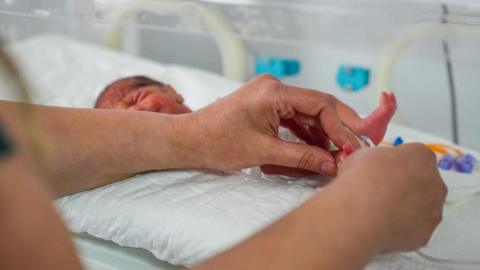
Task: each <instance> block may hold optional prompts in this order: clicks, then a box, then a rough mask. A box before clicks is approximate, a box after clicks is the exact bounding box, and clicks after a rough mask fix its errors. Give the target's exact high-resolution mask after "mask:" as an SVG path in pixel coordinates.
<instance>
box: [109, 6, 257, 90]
mask: <svg viewBox="0 0 480 270" xmlns="http://www.w3.org/2000/svg"><path fill="white" fill-rule="evenodd" d="M188 8H190V9H194V10H195V11H197V12H198V13H199V14H200V15H201V16H202V20H203V22H204V23H205V25H206V27H207V30H208V31H209V33H210V34H211V35H212V36H213V38H214V39H215V42H216V43H217V45H218V48H219V50H220V54H221V57H222V69H223V75H224V76H225V77H227V78H229V79H232V80H237V81H243V80H245V79H246V78H247V74H248V58H247V51H246V48H245V45H244V43H243V41H242V39H241V38H240V37H239V36H238V33H237V32H236V30H235V28H234V26H233V25H232V24H231V23H230V21H229V20H228V19H227V18H226V17H225V15H224V14H223V13H222V12H221V11H220V10H219V9H217V8H215V7H213V6H205V5H202V4H198V3H193V2H187V1H176V0H163V1H155V0H132V1H130V2H128V3H127V4H125V5H122V6H121V7H119V8H117V9H115V10H113V12H112V13H111V16H110V18H111V19H112V20H113V21H114V25H113V27H112V29H111V30H110V31H109V32H108V33H107V37H106V43H107V45H108V46H109V47H111V48H115V49H118V47H119V44H120V41H121V39H122V35H123V28H122V22H123V21H124V20H125V19H127V18H129V17H131V16H132V15H134V14H136V13H137V12H139V11H142V10H143V11H148V12H154V13H157V14H175V15H179V16H182V15H183V14H184V11H185V10H186V9H188Z"/></svg>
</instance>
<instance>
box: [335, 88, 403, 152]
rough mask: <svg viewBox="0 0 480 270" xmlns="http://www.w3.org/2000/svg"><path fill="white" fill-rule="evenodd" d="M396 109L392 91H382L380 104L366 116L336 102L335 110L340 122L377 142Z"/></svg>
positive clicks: (354, 131) (381, 137)
mask: <svg viewBox="0 0 480 270" xmlns="http://www.w3.org/2000/svg"><path fill="white" fill-rule="evenodd" d="M396 109H397V100H396V98H395V95H394V94H393V93H386V92H382V96H381V98H380V106H379V107H378V108H377V109H375V111H373V113H371V114H370V115H369V116H367V117H366V118H363V119H362V118H360V116H358V114H357V113H356V112H355V111H354V110H353V109H352V108H350V107H349V106H348V105H346V104H344V103H342V102H340V101H339V102H338V103H337V110H338V113H339V114H340V118H341V120H342V122H343V123H344V124H345V126H347V127H348V128H350V129H351V130H352V131H353V133H355V134H357V135H359V136H362V135H366V136H368V137H369V138H370V139H371V140H372V142H373V143H375V144H379V143H380V142H381V141H382V139H383V137H384V136H385V132H386V131H387V126H388V123H389V122H390V120H391V119H392V117H393V114H394V113H395V111H396Z"/></svg>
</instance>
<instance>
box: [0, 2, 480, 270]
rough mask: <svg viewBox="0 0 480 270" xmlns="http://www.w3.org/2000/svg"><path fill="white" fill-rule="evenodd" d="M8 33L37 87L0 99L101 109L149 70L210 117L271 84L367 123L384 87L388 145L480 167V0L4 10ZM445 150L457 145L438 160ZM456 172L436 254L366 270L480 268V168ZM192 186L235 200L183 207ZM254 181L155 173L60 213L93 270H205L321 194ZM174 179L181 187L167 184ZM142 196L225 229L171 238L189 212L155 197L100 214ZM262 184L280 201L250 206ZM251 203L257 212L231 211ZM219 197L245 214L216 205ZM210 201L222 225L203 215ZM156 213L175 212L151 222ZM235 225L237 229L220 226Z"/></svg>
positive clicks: (38, 5) (2, 23)
mask: <svg viewBox="0 0 480 270" xmlns="http://www.w3.org/2000/svg"><path fill="white" fill-rule="evenodd" d="M0 38H1V39H2V41H3V44H2V49H3V50H5V51H6V52H7V53H8V54H9V55H10V56H11V57H12V59H13V60H14V61H15V63H16V65H17V66H18V69H19V70H18V73H19V74H20V76H22V77H23V79H19V80H18V82H19V84H17V85H12V87H11V88H16V89H23V90H25V89H27V88H28V89H29V93H27V92H25V91H23V92H21V93H22V95H20V96H19V95H13V94H12V92H9V91H3V90H2V91H1V92H0V98H2V99H13V100H25V99H27V98H28V99H29V100H30V101H33V102H36V103H41V104H50V105H62V106H72V107H91V106H93V102H94V100H95V97H96V96H97V95H98V93H99V91H100V90H101V89H102V87H104V86H105V85H106V84H108V83H109V82H111V81H113V80H115V79H117V78H119V77H121V76H128V75H147V76H151V77H156V78H159V79H162V80H163V81H166V82H168V83H170V84H172V85H174V86H175V88H176V89H179V90H180V92H182V94H183V95H184V97H185V99H186V102H187V103H188V104H189V106H190V107H192V109H198V108H201V107H202V106H205V105H206V104H208V103H210V102H213V101H214V100H216V99H217V98H219V97H221V96H224V95H226V94H228V93H230V92H231V91H233V90H235V89H236V88H238V87H239V86H240V85H241V83H242V82H245V81H247V80H248V79H250V78H252V77H254V76H255V75H257V74H261V73H270V74H272V75H274V76H276V77H277V78H279V79H281V80H282V81H284V82H285V83H288V84H293V85H298V86H302V87H307V88H312V89H318V90H321V91H325V92H330V93H332V94H334V95H335V96H337V97H338V98H339V99H341V100H342V101H344V102H345V103H347V104H349V105H351V106H352V107H353V108H355V109H356V110H357V111H359V112H360V113H362V114H367V113H369V112H370V111H372V110H373V109H374V108H375V107H376V106H378V99H379V96H380V95H379V93H380V91H381V90H386V91H392V92H394V93H395V94H396V95H397V98H398V103H399V110H398V113H397V116H396V118H395V124H396V125H394V127H393V128H391V129H389V130H388V133H387V139H386V140H387V141H386V142H385V143H386V144H388V143H393V142H394V140H395V138H399V137H400V138H401V140H404V141H406V142H409V141H421V142H424V143H427V144H432V147H437V148H436V149H437V150H438V151H440V152H441V153H443V154H448V153H450V154H457V153H462V154H463V153H465V154H471V156H472V157H476V158H477V159H478V158H479V157H480V155H479V154H478V152H477V151H479V150H480V140H479V139H478V138H479V136H480V121H478V120H476V117H478V116H479V115H480V106H478V102H479V101H480V91H478V74H477V73H478V69H479V68H480V56H478V49H479V48H480V3H479V2H478V1H475V0H471V1H468V0H463V1H456V0H450V1H448V0H444V1H440V0H438V1H436V0H423V1H413V0H411V1H407V0H405V1H401V0H395V1H394V0H392V1H381V0H377V1H375V0H368V1H367V0H363V1H354V0H343V1H329V0H322V1H315V0H311V1H310V0H302V1H287V0H278V1H274V0H197V1H184V0H69V1H66V0H48V1H38V0H3V1H1V2H0ZM2 71H5V72H6V70H4V69H2ZM14 74H16V73H14ZM7 77H8V76H7ZM4 79H5V75H2V80H4ZM20 82H22V83H20ZM25 83H26V84H25ZM199 89H201V91H199ZM25 121H27V122H28V121H29V119H26V120H25ZM32 140H34V138H32ZM454 143H456V144H457V145H455V144H454ZM440 144H441V145H444V146H445V145H448V146H449V147H447V148H442V149H443V150H439V148H438V146H439V145H440ZM33 145H37V144H36V143H35V142H34V143H33ZM452 147H453V149H454V150H451V149H452ZM440 148H441V147H440ZM445 149H446V150H445ZM442 151H443V152H442ZM445 151H446V152H445ZM456 151H459V152H456ZM250 173H251V172H250ZM251 175H252V174H250V176H251ZM442 175H443V176H444V178H445V179H446V181H447V182H448V183H447V184H448V185H449V187H450V189H451V191H450V192H451V194H450V195H449V196H450V199H449V200H448V202H447V207H446V213H445V214H446V215H445V221H444V223H443V224H442V225H441V226H440V227H439V229H438V231H437V233H436V234H435V235H434V237H433V238H432V241H431V243H430V244H429V245H428V246H427V247H426V248H424V249H422V250H421V251H419V252H418V253H406V254H394V255H389V256H382V257H380V258H378V259H377V260H375V261H374V262H373V263H372V264H371V265H370V266H369V267H368V269H391V268H392V267H395V269H443V268H445V269H478V267H480V253H479V250H480V231H479V229H478V228H480V227H479V226H478V225H480V198H477V197H478V196H477V195H478V194H479V193H480V174H479V172H478V169H474V170H473V172H471V173H469V174H466V173H461V172H457V171H442ZM192 177H197V178H198V179H201V180H202V181H199V184H197V185H198V186H197V187H196V188H197V190H203V191H204V192H206V193H207V194H214V193H215V192H217V193H218V192H219V191H222V190H227V189H228V190H231V191H230V193H228V194H227V195H225V197H224V198H217V197H215V198H216V199H215V200H213V199H212V201H210V202H208V203H207V202H204V201H202V202H198V201H194V200H192V199H191V198H187V199H186V201H182V199H185V198H182V197H179V196H181V195H180V194H188V192H189V191H191V190H192V189H193V188H192V187H191V186H189V185H188V183H187V179H190V178H192ZM243 177H244V176H242V174H239V175H235V176H229V177H225V179H223V180H222V184H221V185H220V184H219V183H218V181H217V180H218V176H211V175H210V176H205V175H199V174H198V173H197V172H189V171H188V172H175V173H173V172H169V173H166V174H162V175H160V176H159V175H157V176H152V175H147V176H145V175H142V176H138V177H136V178H135V179H132V180H131V181H130V182H128V181H127V182H122V183H119V184H118V185H110V186H107V187H102V188H99V189H97V190H93V191H89V192H84V193H80V194H76V195H72V196H69V197H66V198H62V199H60V200H58V201H57V204H58V207H59V209H60V210H61V211H62V212H63V214H64V218H65V220H66V222H67V223H68V225H69V226H70V228H71V230H72V231H73V232H75V233H77V234H76V243H77V245H78V247H79V251H80V253H81V256H82V259H83V260H84V262H85V265H86V266H87V267H89V269H132V268H138V269H140V268H142V269H174V268H177V266H174V265H172V264H175V265H187V266H189V265H192V264H194V263H197V262H198V261H201V260H204V259H205V258H207V257H209V256H211V255H213V254H215V253H217V252H219V251H220V250H221V249H223V248H226V247H228V246H231V245H232V244H234V243H236V242H238V241H240V240H242V239H244V238H245V237H247V236H248V235H250V234H251V233H253V232H254V231H256V230H257V229H258V228H260V227H261V226H264V225H265V224H268V223H269V222H271V221H272V220H274V219H275V218H277V217H278V216H280V215H282V214H283V213H285V212H287V211H288V210H290V209H292V208H293V207H295V206H297V205H298V204H299V203H301V202H303V201H304V200H305V199H307V198H308V197H310V196H311V195H312V194H314V193H315V192H316V191H315V190H313V189H311V188H308V187H303V186H298V185H287V186H285V185H284V184H283V183H282V182H281V180H278V179H273V180H272V179H270V180H271V181H266V182H265V181H255V180H251V179H250V178H249V180H248V181H247V180H245V179H244V178H243ZM259 177H260V176H259ZM145 179H149V180H148V181H145ZM173 180H175V181H176V182H180V183H181V184H179V185H177V186H176V188H177V189H172V188H167V187H170V186H169V185H171V184H172V181H173ZM148 183H150V184H151V186H139V185H145V184H148ZM132 189H138V190H139V192H141V190H144V189H149V190H156V192H158V193H156V195H157V196H164V197H163V198H165V197H169V198H175V199H174V200H173V201H172V207H174V202H176V203H178V204H181V205H183V210H185V212H184V213H183V214H182V215H185V216H187V215H189V216H190V217H189V218H192V219H195V220H196V221H197V222H199V224H201V223H202V222H204V224H203V225H204V226H207V227H208V226H211V228H216V229H217V231H202V230H200V229H197V228H191V227H185V228H183V229H184V231H183V232H180V231H179V230H177V231H176V234H175V235H174V236H172V235H168V234H166V233H165V232H167V231H170V232H172V231H173V230H172V227H174V226H178V225H179V224H180V223H178V222H180V221H179V220H185V219H186V217H184V216H182V219H179V218H178V217H177V219H174V221H171V222H170V223H171V224H173V225H171V226H170V227H169V221H168V220H169V218H170V216H169V215H171V214H172V212H171V211H169V210H168V209H167V208H165V207H163V208H162V207H160V203H159V202H157V201H155V200H154V199H152V198H151V197H148V196H150V195H148V194H144V195H145V196H146V197H144V199H145V201H143V203H144V205H147V208H142V209H139V208H137V207H136V206H133V205H132V204H131V202H132V200H133V198H131V199H132V200H131V201H128V198H127V200H126V201H125V202H124V204H122V203H120V204H119V205H121V206H122V207H120V209H131V210H132V211H130V213H126V212H128V211H111V212H110V213H108V214H107V213H106V211H105V210H102V209H101V208H99V207H98V205H109V204H110V206H111V207H112V208H114V209H118V208H119V207H118V205H115V204H113V203H111V201H112V200H116V199H118V197H116V196H119V195H118V194H124V193H125V191H126V190H132ZM258 189H260V190H268V191H269V192H266V193H265V194H264V195H265V196H258V195H252V194H256V193H255V190H258ZM100 194H101V195H100ZM105 194H107V195H108V194H110V195H111V197H109V196H110V195H109V196H105ZM215 194H216V193H215ZM239 194H243V195H242V196H240V195H239ZM244 194H250V195H248V196H253V197H248V196H246V195H245V196H244ZM266 195H270V197H269V198H267V196H266ZM135 196H136V197H135V198H138V196H137V195H135ZM127 197H128V196H127ZM220 197H221V196H220ZM272 197H276V198H280V199H279V200H278V201H276V200H273V201H272V200H271V199H270V198H272ZM232 198H235V199H236V201H235V200H233V199H232ZM245 198H249V199H251V198H254V200H257V202H258V205H254V206H255V207H250V208H249V207H248V206H245V207H244V208H242V209H241V210H242V211H233V210H231V209H233V208H235V204H234V203H233V202H237V203H238V200H240V201H241V200H242V199H245ZM216 200H223V201H221V202H222V203H223V204H224V205H227V206H231V209H230V210H229V209H228V208H227V207H225V208H218V205H217V204H215V202H219V201H216ZM228 200H232V201H228ZM226 201H227V202H231V203H232V204H231V205H229V204H228V203H227V204H225V202H226ZM199 203H203V204H205V205H204V206H205V207H206V208H205V209H206V210H204V211H206V212H205V216H207V217H210V219H201V218H200V217H195V214H196V211H197V210H196V208H195V207H196V205H197V204H199ZM219 204H220V203H219ZM247 205H248V203H247ZM259 205H260V206H261V207H259ZM209 207H211V208H209ZM259 208H260V210H259ZM151 209H157V210H158V209H160V210H161V209H163V210H162V211H163V212H162V211H160V210H158V212H159V213H157V214H155V215H152V214H151V212H149V210H151ZM237 210H238V209H237ZM216 211H224V212H221V213H219V212H216ZM238 212H240V213H243V215H242V214H238ZM132 213H137V214H136V215H132ZM102 215H104V216H105V215H107V216H108V218H105V217H103V218H105V219H103V220H102V218H101V216H102ZM142 215H151V219H152V220H155V221H157V222H160V223H164V224H166V225H164V226H163V227H162V226H160V228H163V229H164V230H163V231H161V230H160V229H158V228H157V227H156V226H153V225H151V224H147V225H144V224H142V222H139V221H141V220H142ZM176 215H178V214H176ZM222 216H223V217H224V216H228V217H229V218H231V219H232V220H230V221H225V220H221V221H215V218H219V217H222ZM119 219H120V221H119V223H118V224H128V226H130V227H131V228H130V229H131V230H130V231H129V232H130V234H129V233H125V231H128V230H125V229H122V230H120V231H121V232H122V233H123V234H122V233H119V232H118V231H114V230H113V229H112V230H110V227H109V226H111V222H112V220H119ZM245 220H250V221H249V222H246V221H245ZM208 222H212V223H208ZM212 224H213V225H212ZM238 224H242V226H237V225H238ZM119 226H120V225H119ZM198 226H200V225H198ZM180 227H181V226H180ZM227 228H228V229H227ZM135 230H136V231H135ZM212 230H213V229H212ZM198 235H200V236H203V238H202V237H199V236H198ZM219 235H220V236H219ZM208 236H209V237H211V239H207V240H211V241H210V242H209V241H207V240H206V239H205V238H206V237H208ZM139 238H141V239H139ZM151 239H159V240H158V241H157V242H155V241H150V240H151ZM212 239H213V240H212ZM120 245H121V246H125V247H120ZM146 250H147V251H146ZM187 251H189V252H187Z"/></svg>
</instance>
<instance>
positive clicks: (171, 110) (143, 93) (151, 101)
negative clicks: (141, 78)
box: [117, 85, 191, 114]
mask: <svg viewBox="0 0 480 270" xmlns="http://www.w3.org/2000/svg"><path fill="white" fill-rule="evenodd" d="M117 106H118V107H117V108H118V109H127V110H135V111H149V112H158V113H167V114H181V113H189V112H191V110H190V108H188V107H187V106H185V105H184V104H183V98H182V96H180V95H179V94H178V93H177V92H176V91H175V90H174V89H173V88H172V87H170V86H169V85H165V86H158V85H149V86H143V87H139V88H138V89H135V90H133V91H131V92H129V93H128V94H126V95H125V96H124V97H123V98H122V99H121V100H120V101H119V102H118V104H117Z"/></svg>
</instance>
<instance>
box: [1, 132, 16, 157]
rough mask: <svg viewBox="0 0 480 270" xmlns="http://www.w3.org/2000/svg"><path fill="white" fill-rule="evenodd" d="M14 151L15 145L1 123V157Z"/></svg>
mask: <svg viewBox="0 0 480 270" xmlns="http://www.w3.org/2000/svg"><path fill="white" fill-rule="evenodd" d="M12 152H13V145H12V143H11V141H10V139H9V138H8V136H7V133H6V132H5V130H4V129H3V127H2V126H1V125H0V158H3V157H5V156H8V155H10V154H11V153H12Z"/></svg>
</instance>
